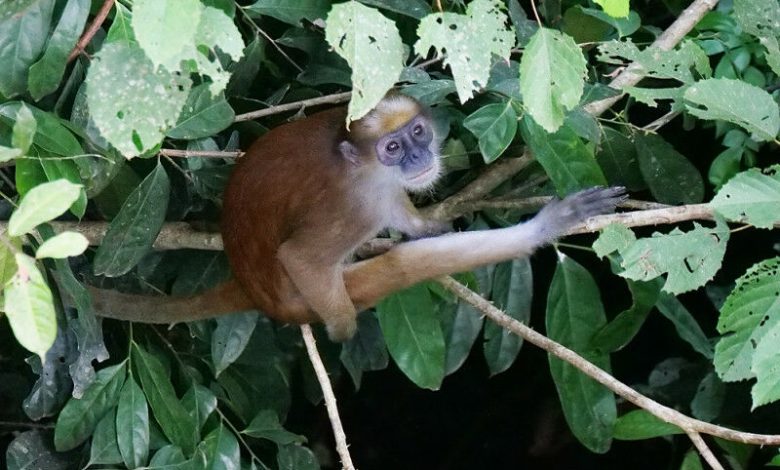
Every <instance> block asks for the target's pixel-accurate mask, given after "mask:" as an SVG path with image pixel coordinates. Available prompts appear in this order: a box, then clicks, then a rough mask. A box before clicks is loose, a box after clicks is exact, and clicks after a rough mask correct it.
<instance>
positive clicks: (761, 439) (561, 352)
mask: <svg viewBox="0 0 780 470" xmlns="http://www.w3.org/2000/svg"><path fill="white" fill-rule="evenodd" d="M438 281H439V282H440V283H441V284H442V285H443V286H444V287H445V288H446V289H447V290H449V291H450V292H452V293H454V294H455V295H456V296H458V297H459V298H460V299H462V300H464V301H465V302H467V303H468V304H470V305H472V306H473V307H474V308H475V309H476V310H478V311H479V312H480V313H482V314H484V315H485V316H486V317H488V318H489V319H490V320H491V321H493V322H494V323H496V324H498V325H499V326H500V327H502V328H504V329H506V330H507V331H510V332H512V333H514V334H516V335H517V336H519V337H521V338H523V339H524V340H525V341H528V342H529V343H531V344H533V345H534V346H537V347H539V348H541V349H543V350H545V351H547V352H548V353H550V354H552V355H553V356H555V357H557V358H558V359H561V360H563V361H565V362H567V363H569V364H571V365H572V366H574V367H576V368H577V369H579V370H580V371H582V372H583V373H584V374H585V375H587V376H588V377H591V378H593V379H594V380H596V381H597V382H599V383H600V384H602V385H604V386H605V387H607V388H608V389H610V390H612V391H613V392H615V393H616V394H617V395H619V396H621V397H623V398H624V399H626V400H628V401H630V402H631V403H633V404H635V405H636V406H638V407H640V408H642V409H644V410H647V411H648V412H649V413H651V414H653V415H654V416H656V417H657V418H659V419H661V420H663V421H665V422H667V423H671V424H674V425H675V426H678V427H679V428H680V429H682V430H683V431H685V432H686V433H688V435H689V436H691V439H692V440H693V441H694V444H695V445H696V446H697V448H698V449H699V451H700V452H702V449H701V448H700V447H699V444H698V443H697V442H696V438H695V437H694V434H695V435H698V434H707V435H710V436H716V437H720V438H722V439H726V440H729V441H734V442H742V443H744V444H756V445H780V435H773V434H755V433H750V432H742V431H736V430H734V429H729V428H726V427H723V426H718V425H715V424H711V423H707V422H704V421H701V420H698V419H694V418H691V417H689V416H686V415H684V414H682V413H680V412H679V411H677V410H675V409H672V408H669V407H668V406H665V405H662V404H660V403H658V402H657V401H655V400H652V399H651V398H649V397H647V396H645V395H642V394H641V393H639V392H637V391H636V390H634V389H633V388H631V387H629V386H628V385H626V384H624V383H623V382H621V381H619V380H617V379H616V378H614V377H613V376H612V375H610V374H608V373H607V372H606V371H604V370H603V369H601V368H599V367H597V366H596V365H594V364H593V363H591V362H589V361H588V360H586V359H585V358H584V357H582V356H580V355H579V354H577V353H576V352H574V351H572V350H571V349H569V348H567V347H565V346H563V345H562V344H560V343H557V342H555V341H553V340H551V339H550V338H548V337H546V336H544V335H543V334H541V333H538V332H536V331H534V330H533V329H531V328H530V327H528V326H526V325H524V324H522V323H520V322H519V321H517V320H515V319H514V318H512V317H510V316H509V315H507V314H505V313H504V312H502V311H501V310H499V309H497V308H496V307H494V306H493V304H491V303H490V302H488V301H487V300H485V299H484V298H483V297H481V296H480V295H478V294H477V293H475V292H473V291H472V290H470V289H469V288H467V287H466V286H464V285H463V284H461V283H459V282H458V281H456V280H455V279H453V278H451V277H449V276H447V277H443V278H440V279H438ZM699 439H701V437H700V436H699ZM710 454H711V452H710ZM702 455H704V456H705V458H707V456H706V455H705V454H704V453H703V454H702ZM713 458H714V457H713ZM708 462H709V460H708ZM716 468H717V467H716Z"/></svg>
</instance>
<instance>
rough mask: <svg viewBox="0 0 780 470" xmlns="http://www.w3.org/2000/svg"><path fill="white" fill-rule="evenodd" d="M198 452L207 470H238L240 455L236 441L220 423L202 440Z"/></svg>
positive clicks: (239, 467)
mask: <svg viewBox="0 0 780 470" xmlns="http://www.w3.org/2000/svg"><path fill="white" fill-rule="evenodd" d="M198 450H199V451H200V452H202V453H203V456H204V457H205V462H204V463H205V467H204V468H207V469H209V470H240V469H241V454H240V451H239V448H238V441H237V440H236V436H234V435H233V433H232V432H230V430H228V429H227V428H226V427H225V426H224V425H222V423H220V424H219V426H217V429H215V430H213V431H212V432H211V433H209V435H208V436H206V438H205V439H203V442H202V443H201V444H200V445H199V446H198Z"/></svg>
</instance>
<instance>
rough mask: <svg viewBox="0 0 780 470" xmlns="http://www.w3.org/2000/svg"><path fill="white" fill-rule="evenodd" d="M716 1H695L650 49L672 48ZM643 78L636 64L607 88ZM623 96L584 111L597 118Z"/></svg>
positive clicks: (594, 105) (618, 86) (597, 103)
mask: <svg viewBox="0 0 780 470" xmlns="http://www.w3.org/2000/svg"><path fill="white" fill-rule="evenodd" d="M717 4H718V0H696V1H694V2H693V3H691V4H690V6H689V7H688V8H686V9H685V10H684V11H683V12H682V13H681V14H680V16H679V17H677V19H676V20H675V21H674V23H672V24H671V25H670V26H669V27H668V28H666V31H664V32H663V33H662V34H661V35H660V36H658V39H656V40H655V41H654V42H653V44H651V45H650V47H655V48H658V49H661V50H663V51H668V50H671V49H672V48H674V47H675V46H676V45H677V44H678V43H679V42H680V41H682V40H683V38H684V37H685V35H686V34H688V33H689V32H691V30H692V29H693V27H694V26H696V24H697V23H698V22H699V21H701V19H702V18H703V17H704V15H706V14H707V12H708V11H710V10H712V9H713V8H715V5H717ZM643 77H644V70H642V67H641V66H639V65H638V64H636V63H633V64H631V65H629V66H628V67H626V68H625V69H624V70H623V71H622V72H621V73H620V74H619V75H618V76H617V77H615V78H614V79H613V80H612V81H611V82H610V83H609V86H610V87H611V88H614V89H616V90H622V89H624V88H626V87H629V86H633V85H636V84H637V83H639V81H640V80H642V78H643ZM622 97H623V95H622V94H620V95H618V96H613V97H611V98H606V99H603V100H599V101H594V102H593V103H589V104H588V105H586V106H585V111H586V112H587V113H590V114H592V115H593V116H598V115H600V114H602V113H603V112H604V111H606V110H608V109H609V108H610V107H611V106H612V105H613V104H615V103H617V102H618V101H619V100H620V98H622Z"/></svg>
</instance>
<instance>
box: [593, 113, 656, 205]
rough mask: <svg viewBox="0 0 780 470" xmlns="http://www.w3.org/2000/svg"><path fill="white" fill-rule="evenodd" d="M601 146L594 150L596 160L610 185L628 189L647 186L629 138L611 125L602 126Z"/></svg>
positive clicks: (641, 188) (638, 188)
mask: <svg viewBox="0 0 780 470" xmlns="http://www.w3.org/2000/svg"><path fill="white" fill-rule="evenodd" d="M603 129H604V131H603V132H604V138H603V139H602V141H601V148H600V149H599V150H598V152H596V161H597V162H598V164H599V166H600V167H601V169H602V170H603V171H604V176H606V177H607V182H608V183H609V185H610V186H624V187H625V188H626V189H628V190H629V191H641V190H643V189H646V188H647V184H646V183H645V182H644V181H643V180H642V172H641V171H640V169H639V161H638V160H637V154H636V148H635V147H634V143H633V142H631V139H629V138H628V137H626V136H625V135H624V134H622V133H621V132H619V131H616V130H615V129H613V128H611V127H604V128H603Z"/></svg>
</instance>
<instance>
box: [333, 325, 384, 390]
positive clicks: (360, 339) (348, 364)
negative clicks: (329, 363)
mask: <svg viewBox="0 0 780 470" xmlns="http://www.w3.org/2000/svg"><path fill="white" fill-rule="evenodd" d="M357 323H358V328H357V332H356V333H355V336H353V337H352V338H351V339H350V340H349V341H347V342H345V343H344V344H343V345H342V347H341V356H340V358H341V363H342V364H344V368H345V369H347V372H349V375H350V376H351V377H352V381H353V382H354V383H355V388H360V381H361V379H362V377H363V372H364V371H371V370H382V369H384V368H385V367H387V363H388V360H389V358H388V356H387V346H386V345H385V337H384V336H383V335H382V329H381V328H380V327H379V320H377V318H376V315H375V314H374V313H373V312H366V313H362V314H359V315H358V318H357Z"/></svg>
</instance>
